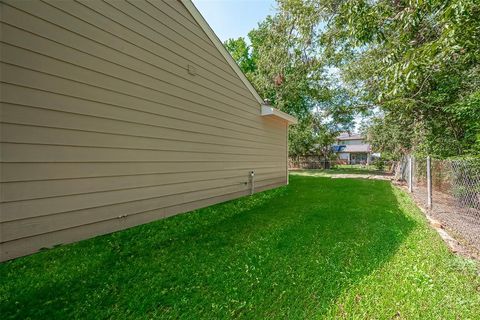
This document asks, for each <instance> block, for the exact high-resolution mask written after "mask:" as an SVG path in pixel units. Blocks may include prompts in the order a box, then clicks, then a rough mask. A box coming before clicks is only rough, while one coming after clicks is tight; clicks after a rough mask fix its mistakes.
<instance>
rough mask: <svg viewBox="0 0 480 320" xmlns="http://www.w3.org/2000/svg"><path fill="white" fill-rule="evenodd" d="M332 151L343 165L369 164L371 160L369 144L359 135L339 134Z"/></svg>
mask: <svg viewBox="0 0 480 320" xmlns="http://www.w3.org/2000/svg"><path fill="white" fill-rule="evenodd" d="M333 151H334V152H335V153H336V154H337V155H338V159H339V161H340V162H341V163H343V164H370V161H371V159H372V151H371V148H370V144H368V143H367V142H365V138H364V137H363V136H361V135H359V134H348V133H342V134H340V135H339V136H338V137H337V141H336V145H334V146H333Z"/></svg>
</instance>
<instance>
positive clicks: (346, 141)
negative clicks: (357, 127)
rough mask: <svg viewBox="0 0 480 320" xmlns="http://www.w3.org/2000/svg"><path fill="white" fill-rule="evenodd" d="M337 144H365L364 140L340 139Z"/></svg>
mask: <svg viewBox="0 0 480 320" xmlns="http://www.w3.org/2000/svg"><path fill="white" fill-rule="evenodd" d="M337 144H341V145H360V144H365V142H364V141H363V140H360V139H358V140H338V141H337Z"/></svg>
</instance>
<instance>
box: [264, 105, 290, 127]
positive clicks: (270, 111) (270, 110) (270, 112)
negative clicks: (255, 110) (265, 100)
mask: <svg viewBox="0 0 480 320" xmlns="http://www.w3.org/2000/svg"><path fill="white" fill-rule="evenodd" d="M261 115H262V116H274V117H277V118H280V119H282V120H285V121H287V122H288V124H297V123H298V120H297V118H295V117H294V116H291V115H289V114H288V113H285V112H283V111H280V110H278V109H276V108H274V107H272V106H270V105H267V104H262V111H261Z"/></svg>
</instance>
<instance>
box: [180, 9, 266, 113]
mask: <svg viewBox="0 0 480 320" xmlns="http://www.w3.org/2000/svg"><path fill="white" fill-rule="evenodd" d="M178 1H180V2H181V3H182V4H183V5H184V7H185V8H186V9H187V10H188V12H189V13H190V14H191V15H192V17H193V18H194V19H195V21H196V22H197V23H198V24H199V25H200V27H201V28H202V29H203V31H204V32H205V33H206V34H207V36H208V38H209V39H210V40H211V41H212V42H213V44H214V45H215V47H217V49H218V51H220V53H221V54H222V56H223V57H224V58H225V60H227V62H228V64H229V65H230V67H231V68H232V69H233V71H235V73H236V74H237V75H238V76H239V77H240V80H242V82H243V83H244V84H245V86H246V87H247V88H248V90H249V91H250V92H251V93H252V95H253V96H254V97H255V99H256V100H257V101H258V103H260V104H262V103H263V99H262V98H261V97H260V95H259V94H258V92H257V90H255V88H254V87H253V86H252V84H251V83H250V81H248V79H247V77H246V76H245V75H244V74H243V72H242V70H240V67H239V66H238V65H237V63H236V62H235V60H233V58H232V56H231V55H230V53H229V52H228V51H227V49H225V47H224V46H223V43H222V41H220V39H219V38H218V37H217V35H216V34H215V32H214V31H213V30H212V28H211V27H210V25H209V24H208V22H207V21H206V20H205V18H203V16H202V14H201V13H200V11H198V9H197V7H195V5H194V4H193V2H192V1H191V0H178Z"/></svg>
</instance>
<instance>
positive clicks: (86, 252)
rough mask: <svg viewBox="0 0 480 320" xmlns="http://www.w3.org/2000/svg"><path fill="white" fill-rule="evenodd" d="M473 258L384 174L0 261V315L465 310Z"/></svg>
mask: <svg viewBox="0 0 480 320" xmlns="http://www.w3.org/2000/svg"><path fill="white" fill-rule="evenodd" d="M477 267H478V266H477V265H476V264H475V263H474V262H472V261H469V260H464V259H461V258H458V257H455V256H454V255H453V254H451V253H450V252H449V251H448V249H447V248H446V246H445V245H444V243H443V242H442V240H441V239H440V238H439V236H438V235H437V234H436V232H435V231H433V230H432V229H430V228H429V227H428V226H427V224H426V222H425V219H424V217H423V216H422V215H421V213H420V212H419V211H418V209H417V208H416V207H415V206H414V205H413V204H412V202H411V201H410V200H409V198H408V196H407V195H406V194H404V193H403V192H402V191H400V190H397V189H395V188H394V187H392V186H391V185H390V184H389V183H388V182H386V181H373V180H363V179H330V178H325V177H308V176H296V175H292V176H291V179H290V185H289V186H287V187H282V188H278V189H275V190H271V191H267V192H263V193H261V194H257V195H255V196H252V197H245V198H242V199H239V200H235V201H230V202H227V203H224V204H219V205H215V206H212V207H209V208H205V209H201V210H197V211H193V212H190V213H187V214H183V215H178V216H175V217H171V218H168V219H164V220H160V221H157V222H154V223H150V224H147V225H143V226H139V227H135V228H132V229H129V230H125V231H122V232H117V233H114V234H110V235H106V236H101V237H97V238H94V239H90V240H86V241H82V242H79V243H76V244H72V245H66V246H62V247H58V248H55V249H52V250H47V251H43V252H41V253H38V254H35V255H32V256H28V257H24V258H20V259H17V260H14V261H10V262H7V263H3V264H1V265H0V276H1V284H0V305H1V309H0V314H1V316H2V319H10V318H31V319H75V318H77V319H105V318H111V319H152V318H159V319H230V318H242V319H478V318H479V315H480V280H479V276H478V269H477Z"/></svg>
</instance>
